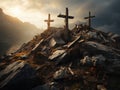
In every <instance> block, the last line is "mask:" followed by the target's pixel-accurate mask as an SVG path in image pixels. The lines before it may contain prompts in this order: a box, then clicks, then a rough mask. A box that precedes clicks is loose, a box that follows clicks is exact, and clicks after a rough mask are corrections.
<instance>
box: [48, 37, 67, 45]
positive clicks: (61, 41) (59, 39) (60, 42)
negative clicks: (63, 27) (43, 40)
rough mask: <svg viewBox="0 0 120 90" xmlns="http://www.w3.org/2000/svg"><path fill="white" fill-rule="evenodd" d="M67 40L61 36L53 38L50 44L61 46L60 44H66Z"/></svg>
mask: <svg viewBox="0 0 120 90" xmlns="http://www.w3.org/2000/svg"><path fill="white" fill-rule="evenodd" d="M64 44H65V41H64V40H62V39H61V38H51V40H50V42H49V45H50V47H54V46H60V45H64Z"/></svg>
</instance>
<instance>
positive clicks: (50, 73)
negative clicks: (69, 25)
mask: <svg viewBox="0 0 120 90" xmlns="http://www.w3.org/2000/svg"><path fill="white" fill-rule="evenodd" d="M69 34H70V35H68V36H69V37H68V36H67V34H66V30H65V29H63V28H50V30H46V31H44V32H43V33H41V34H40V35H36V36H35V37H34V38H33V39H32V40H30V41H29V42H28V43H25V44H23V45H22V46H21V47H20V48H19V49H18V50H17V51H16V52H15V53H13V54H12V55H9V56H4V57H3V58H1V61H2V62H1V63H0V89H1V90H9V89H12V90H13V89H14V90H26V89H27V90H79V89H80V90H120V85H119V84H120V77H119V75H120V42H119V41H120V36H119V35H117V34H113V33H105V32H101V31H98V30H95V29H91V30H89V29H87V28H82V29H81V28H74V29H73V30H72V31H69ZM66 37H67V38H66ZM66 39H68V40H66ZM8 68H9V69H10V70H8ZM10 72H11V73H10ZM28 73H29V74H28Z"/></svg>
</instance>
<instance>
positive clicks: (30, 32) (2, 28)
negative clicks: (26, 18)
mask: <svg viewBox="0 0 120 90" xmlns="http://www.w3.org/2000/svg"><path fill="white" fill-rule="evenodd" d="M37 32H39V33H40V32H41V31H40V29H38V28H37V27H35V26H34V25H32V24H30V23H28V22H22V21H20V20H19V19H17V18H15V17H12V16H9V15H6V14H5V13H4V12H3V10H2V9H0V43H1V44H0V51H1V52H0V55H1V54H3V53H5V52H6V51H8V49H10V48H11V47H15V46H19V45H21V44H22V43H24V42H26V41H28V40H30V39H32V37H33V36H34V35H35V34H36V33H37Z"/></svg>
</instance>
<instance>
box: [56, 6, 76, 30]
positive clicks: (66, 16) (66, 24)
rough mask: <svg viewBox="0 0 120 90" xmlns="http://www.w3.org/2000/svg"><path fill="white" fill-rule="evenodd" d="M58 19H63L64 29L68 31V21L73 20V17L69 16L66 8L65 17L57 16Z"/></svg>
mask: <svg viewBox="0 0 120 90" xmlns="http://www.w3.org/2000/svg"><path fill="white" fill-rule="evenodd" d="M58 17H60V18H65V29H66V30H69V23H68V19H73V18H74V17H73V16H69V11H68V8H66V15H62V14H59V15H58Z"/></svg>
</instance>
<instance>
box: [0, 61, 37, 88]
mask: <svg viewBox="0 0 120 90" xmlns="http://www.w3.org/2000/svg"><path fill="white" fill-rule="evenodd" d="M35 77H36V72H35V70H34V69H33V68H32V67H31V66H30V65H29V64H27V63H26V62H25V61H15V62H13V63H11V64H9V65H8V66H7V67H6V68H5V69H3V70H2V71H1V72H0V88H1V89H5V90H8V89H9V90H10V89H13V88H15V89H17V90H18V89H20V88H22V90H23V88H30V87H31V86H32V84H33V81H32V80H33V79H34V78H35ZM30 85H31V86H30ZM33 85H34V84H33Z"/></svg>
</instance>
